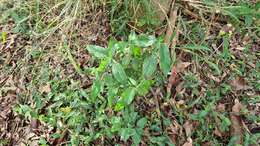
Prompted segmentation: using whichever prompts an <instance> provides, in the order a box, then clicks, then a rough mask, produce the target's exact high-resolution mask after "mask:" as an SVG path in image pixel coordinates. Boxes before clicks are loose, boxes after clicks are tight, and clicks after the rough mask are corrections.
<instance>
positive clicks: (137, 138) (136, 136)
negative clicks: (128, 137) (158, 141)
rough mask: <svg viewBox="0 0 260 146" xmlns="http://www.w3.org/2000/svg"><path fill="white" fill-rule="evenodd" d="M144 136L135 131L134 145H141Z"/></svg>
mask: <svg viewBox="0 0 260 146" xmlns="http://www.w3.org/2000/svg"><path fill="white" fill-rule="evenodd" d="M141 138H142V136H141V135H139V134H138V133H137V132H135V133H134V135H133V136H132V140H133V142H134V144H133V146H139V144H140V142H141V140H142V139H141Z"/></svg>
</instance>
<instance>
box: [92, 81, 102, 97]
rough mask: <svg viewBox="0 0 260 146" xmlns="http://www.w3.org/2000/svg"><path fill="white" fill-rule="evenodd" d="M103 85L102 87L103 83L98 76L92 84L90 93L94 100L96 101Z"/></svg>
mask: <svg viewBox="0 0 260 146" xmlns="http://www.w3.org/2000/svg"><path fill="white" fill-rule="evenodd" d="M101 87H102V83H101V81H100V79H99V77H96V80H95V81H94V83H93V85H92V88H91V93H90V97H91V100H92V101H96V98H97V96H98V95H99V93H100V92H101Z"/></svg>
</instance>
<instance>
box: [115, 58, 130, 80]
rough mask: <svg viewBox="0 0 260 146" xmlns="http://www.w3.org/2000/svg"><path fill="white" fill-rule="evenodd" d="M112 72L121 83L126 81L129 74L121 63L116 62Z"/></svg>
mask: <svg viewBox="0 0 260 146" xmlns="http://www.w3.org/2000/svg"><path fill="white" fill-rule="evenodd" d="M112 73H113V76H114V78H115V79H116V80H117V81H118V82H120V83H126V81H127V75H126V73H125V70H124V68H123V67H122V65H121V64H119V63H117V62H115V63H113V65H112Z"/></svg>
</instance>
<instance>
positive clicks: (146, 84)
mask: <svg viewBox="0 0 260 146" xmlns="http://www.w3.org/2000/svg"><path fill="white" fill-rule="evenodd" d="M152 84H153V81H152V80H142V81H141V83H139V84H138V86H137V88H136V89H137V93H138V94H139V95H141V96H145V95H146V94H147V93H148V92H149V89H150V87H151V85H152Z"/></svg>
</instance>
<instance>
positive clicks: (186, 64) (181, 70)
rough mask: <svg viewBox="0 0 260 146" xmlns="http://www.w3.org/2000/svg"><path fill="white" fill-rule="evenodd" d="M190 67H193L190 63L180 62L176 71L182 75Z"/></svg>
mask: <svg viewBox="0 0 260 146" xmlns="http://www.w3.org/2000/svg"><path fill="white" fill-rule="evenodd" d="M190 65H191V63H190V62H179V63H177V65H176V70H177V71H178V73H181V72H183V71H184V70H185V69H186V68H187V67H188V66H190Z"/></svg>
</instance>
